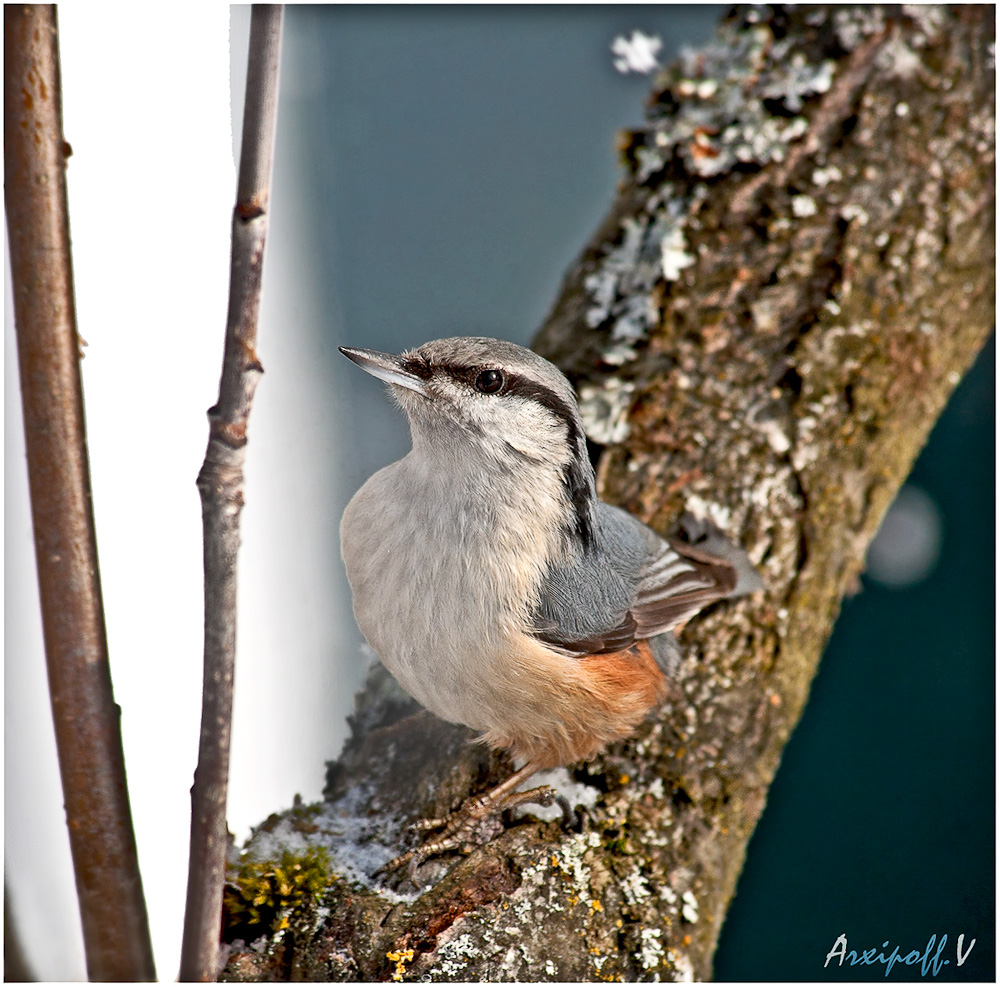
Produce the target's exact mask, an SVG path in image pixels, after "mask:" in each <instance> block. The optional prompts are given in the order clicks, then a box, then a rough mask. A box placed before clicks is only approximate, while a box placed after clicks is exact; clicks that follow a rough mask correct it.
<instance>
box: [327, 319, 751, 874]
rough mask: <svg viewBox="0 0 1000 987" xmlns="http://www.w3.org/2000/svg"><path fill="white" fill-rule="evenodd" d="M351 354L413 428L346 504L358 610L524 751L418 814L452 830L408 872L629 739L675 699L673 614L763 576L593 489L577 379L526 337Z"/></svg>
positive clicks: (391, 647)
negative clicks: (667, 532)
mask: <svg viewBox="0 0 1000 987" xmlns="http://www.w3.org/2000/svg"><path fill="white" fill-rule="evenodd" d="M341 352H342V353H343V354H344V355H345V356H346V357H348V358H349V359H350V360H352V361H353V362H354V363H356V364H357V365H358V366H359V367H361V369H362V370H365V371H367V372H368V373H370V374H372V375H373V376H374V377H377V378H379V379H380V380H383V381H385V382H386V383H388V384H389V385H390V387H391V390H392V393H393V396H394V397H395V398H396V400H397V401H398V403H399V404H400V406H401V407H402V409H403V410H404V411H405V412H406V415H407V417H408V418H409V422H410V432H411V435H412V440H413V448H412V449H411V451H410V452H409V453H408V454H407V455H406V456H404V457H403V458H402V459H400V460H399V461H398V462H395V463H393V464H392V465H390V466H386V467H385V468H384V469H382V470H379V472H377V473H376V474H375V475H374V476H372V477H371V478H370V479H369V480H368V481H367V482H366V483H365V484H364V486H362V488H361V489H360V490H359V491H358V492H357V493H356V494H355V495H354V498H353V499H352V500H351V502H350V503H349V504H348V505H347V510H346V511H344V518H343V521H342V522H341V526H340V537H341V551H342V554H343V557H344V564H345V566H346V568H347V577H348V580H349V581H350V584H351V590H352V592H353V595H354V613H355V615H356V617H357V621H358V625H359V626H360V628H361V631H362V632H363V634H364V636H365V638H366V639H367V640H368V643H369V644H370V645H371V646H372V648H373V649H374V650H375V652H376V654H377V655H378V656H379V658H380V659H381V660H382V663H383V664H384V665H385V666H386V668H388V669H389V671H390V672H391V673H392V674H393V675H394V676H395V677H396V679H397V680H398V681H399V683H400V684H401V685H402V686H403V688H404V689H406V691H407V692H409V693H410V695H412V696H413V697H414V698H415V699H417V700H418V701H419V702H420V703H422V704H423V705H424V706H425V707H426V708H427V709H429V710H430V711H431V712H432V713H435V714H436V715H437V716H439V717H441V718H442V719H444V720H448V721H450V722H452V723H464V724H465V725H467V726H469V727H472V728H473V729H474V730H478V731H481V732H482V735H483V736H482V739H483V740H484V741H485V742H486V743H487V744H489V746H490V747H493V748H495V749H502V750H506V751H509V752H510V754H511V755H512V756H513V757H514V758H515V759H516V760H520V761H523V762H524V766H523V767H522V768H521V769H520V770H518V771H516V772H515V773H514V774H513V775H512V776H511V777H510V778H508V779H507V780H506V781H504V782H503V783H502V784H500V785H498V786H497V787H496V788H494V789H493V790H492V791H490V792H488V793H487V794H485V795H483V796H479V797H476V798H470V799H467V800H466V802H465V803H464V804H463V806H462V808H461V809H460V810H459V811H458V812H456V813H455V814H454V815H453V816H452V817H451V818H450V819H448V820H434V821H433V822H431V823H428V824H427V825H426V826H425V827H424V828H432V827H433V826H435V825H441V826H444V827H445V830H444V833H443V834H442V836H441V837H439V838H438V839H437V840H434V841H433V842H431V843H428V844H427V845H425V846H424V847H423V848H422V849H421V850H418V851H416V852H413V853H410V854H407V855H405V856H403V857H400V858H397V860H396V861H393V864H396V863H403V862H405V861H406V860H410V862H411V863H410V873H411V876H412V875H414V874H415V868H416V866H417V865H418V864H419V863H420V861H421V860H423V859H426V857H428V856H431V855H433V854H437V853H442V852H445V851H448V850H452V849H468V847H469V841H470V838H471V836H472V834H473V833H474V832H475V831H476V830H477V828H479V826H480V824H481V823H482V821H483V820H485V819H487V818H489V817H490V816H492V815H493V814H495V813H497V812H500V811H502V810H505V809H509V808H512V807H513V806H515V805H520V804H522V803H524V802H528V801H535V802H539V801H541V802H543V803H549V804H551V802H552V801H553V800H554V799H555V798H556V794H555V792H554V791H553V790H552V789H551V788H548V787H543V788H537V789H533V790H531V791H529V792H518V791H515V790H516V789H517V787H518V786H519V785H520V784H521V783H522V782H524V781H525V780H526V779H527V778H529V777H530V776H531V775H532V774H534V773H535V772H536V771H539V770H542V769H544V768H553V767H556V766H558V765H565V764H570V763H572V762H574V761H578V760H583V759H586V758H590V757H592V756H593V755H594V754H596V753H597V752H598V751H600V750H601V749H602V748H603V747H604V746H605V745H607V744H608V743H610V742H611V741H613V740H617V739H619V738H622V737H627V736H629V735H630V734H631V733H632V732H633V731H634V730H635V728H636V727H637V726H638V724H639V723H640V722H641V721H642V719H643V718H644V717H645V716H646V714H647V713H648V712H649V711H650V710H651V709H653V707H655V706H656V705H657V704H658V703H660V702H662V701H663V699H664V698H665V696H666V678H665V675H664V673H666V675H667V676H669V675H671V674H672V673H673V671H674V670H675V667H676V664H677V660H678V657H679V655H678V650H677V644H676V641H675V639H674V636H673V634H672V633H671V630H672V629H673V628H676V627H678V626H679V625H681V624H683V623H684V622H685V621H687V620H688V619H689V618H690V617H692V616H693V615H694V614H696V613H697V612H698V611H699V610H702V609H703V608H704V607H706V606H708V605H709V604H711V603H714V602H716V601H717V600H721V599H724V598H727V597H736V596H741V595H743V594H745V593H750V592H753V591H754V590H756V589H759V588H760V586H761V582H760V578H759V576H758V575H757V573H756V571H755V570H754V568H753V566H752V565H751V563H750V561H749V559H748V558H747V556H746V554H745V553H744V552H743V551H742V549H739V548H737V547H736V546H734V545H733V544H731V543H730V542H729V541H728V540H727V539H726V538H725V537H724V536H723V535H722V533H721V532H719V531H718V530H717V529H715V528H714V527H712V526H711V525H708V524H705V523H700V529H699V523H694V522H693V519H692V521H689V523H688V528H689V530H688V532H687V533H688V536H689V538H690V540H688V541H683V540H680V539H677V538H670V539H664V538H661V537H660V536H659V535H658V534H656V533H655V532H654V531H652V530H651V529H650V528H648V527H647V526H646V525H644V524H643V523H642V522H641V521H639V520H637V519H636V518H634V517H633V516H632V515H630V514H628V513H626V512H625V511H623V510H621V509H620V508H617V507H612V506H611V505H609V504H605V503H603V502H602V501H600V500H598V499H597V491H596V488H595V480H594V470H593V467H592V466H591V463H590V459H589V457H588V454H587V445H586V439H585V437H584V430H583V422H582V421H581V418H580V413H579V410H578V408H577V403H576V398H575V396H574V393H573V389H572V387H571V385H570V383H569V381H568V380H567V379H566V378H565V377H564V376H563V374H562V373H561V372H560V371H559V370H558V369H556V367H555V366H553V364H551V363H549V362H548V360H545V359H543V358H542V357H540V356H538V355H537V354H535V353H532V352H531V351H530V350H526V349H524V348H523V347H521V346H517V345H515V344H513V343H509V342H504V341H502V340H497V339H483V338H472V337H459V338H454V339H439V340H436V341H434V342H430V343H425V344H424V345H423V346H421V347H419V348H417V349H415V350H410V351H408V352H406V353H403V354H401V355H399V356H392V355H390V354H387V353H377V352H375V351H373V350H365V349H351V348H347V347H341ZM390 866H391V865H390Z"/></svg>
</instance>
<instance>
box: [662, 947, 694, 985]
mask: <svg viewBox="0 0 1000 987" xmlns="http://www.w3.org/2000/svg"><path fill="white" fill-rule="evenodd" d="M667 959H668V960H669V961H670V965H671V966H672V967H673V968H674V983H676V984H693V983H694V965H693V964H692V962H691V957H690V956H688V954H687V953H678V952H676V950H673V949H670V950H668V951H667Z"/></svg>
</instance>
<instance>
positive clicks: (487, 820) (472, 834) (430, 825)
mask: <svg viewBox="0 0 1000 987" xmlns="http://www.w3.org/2000/svg"><path fill="white" fill-rule="evenodd" d="M528 802H533V803H535V804H536V805H542V806H548V805H552V804H553V803H558V804H559V807H560V808H561V809H562V812H563V820H564V824H565V825H566V826H570V825H571V824H572V822H573V819H574V818H575V813H574V811H573V809H572V807H571V806H570V804H569V802H568V801H567V800H566V798H565V797H564V796H562V795H560V794H559V793H558V792H557V791H556V790H555V789H554V788H552V787H551V786H550V785H542V786H540V787H539V788H532V789H529V790H528V791H526V792H510V793H508V794H505V795H503V796H501V797H500V798H491V797H490V796H489V794H487V795H485V796H483V795H478V796H473V797H471V798H467V799H466V800H465V801H464V802H463V803H462V805H461V806H460V807H459V808H458V809H457V810H456V811H455V812H453V813H452V814H451V815H450V816H445V817H441V818H436V819H421V820H419V821H418V822H415V823H413V825H412V826H411V827H410V828H411V829H414V830H417V831H419V832H427V831H429V830H434V829H443V832H442V833H441V834H440V835H439V836H436V837H434V838H433V839H431V840H429V841H428V842H426V843H424V845H423V846H420V847H417V848H416V849H414V850H408V851H407V852H406V853H403V854H400V855H399V856H398V857H395V858H394V859H392V860H390V861H389V863H387V864H385V865H383V866H382V867H380V868H379V871H378V872H388V871H393V870H397V869H399V868H400V867H403V866H405V865H409V866H408V867H407V874H408V876H409V878H410V880H411V881H412V882H413V884H414V885H415V886H417V887H419V883H418V881H417V869H418V868H419V867H420V865H421V864H422V863H423V862H424V861H425V860H427V859H429V858H430V857H437V856H440V855H441V854H444V853H449V852H451V851H457V852H459V853H462V854H470V853H472V851H473V850H476V849H478V848H479V847H481V846H483V845H484V844H486V843H488V842H489V841H490V840H491V839H493V837H494V836H496V835H497V834H498V833H499V832H500V830H501V829H502V828H503V823H502V822H501V821H499V820H498V819H497V818H496V817H497V816H499V815H500V813H502V812H505V811H507V810H509V809H514V808H517V806H519V805H524V804H525V803H528ZM378 872H377V873H378Z"/></svg>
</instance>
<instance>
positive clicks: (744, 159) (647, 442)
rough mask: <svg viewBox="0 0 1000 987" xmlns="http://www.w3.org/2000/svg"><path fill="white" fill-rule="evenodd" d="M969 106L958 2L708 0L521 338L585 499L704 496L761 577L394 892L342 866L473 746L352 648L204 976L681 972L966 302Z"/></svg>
mask: <svg viewBox="0 0 1000 987" xmlns="http://www.w3.org/2000/svg"><path fill="white" fill-rule="evenodd" d="M993 126H994V64H993V17H992V11H991V8H986V7H959V8H947V9H946V8H939V7H906V6H904V7H902V8H891V9H890V8H879V7H864V6H858V7H794V8H781V7H774V8H766V9H765V8H753V9H740V10H737V11H735V12H734V13H733V14H731V15H730V16H729V17H728V18H727V19H726V20H725V21H724V22H723V24H722V25H721V26H720V29H719V32H718V35H717V37H716V39H715V40H714V41H713V42H711V43H710V44H709V45H708V46H707V47H706V48H705V49H702V50H700V51H697V52H690V53H687V54H685V55H684V56H682V58H681V59H680V61H679V62H678V63H677V64H676V65H674V66H672V67H671V68H670V69H668V70H667V71H666V72H665V73H664V74H663V76H662V77H661V78H660V79H659V80H658V83H657V86H656V88H655V90H654V92H653V95H652V97H651V99H650V105H649V111H648V119H647V123H646V125H645V126H644V127H643V128H641V129H639V130H637V131H634V132H632V133H629V134H627V135H623V139H622V153H623V158H624V161H625V166H626V176H625V178H624V179H623V182H622V185H621V188H620V190H619V194H618V197H617V198H616V200H615V202H614V203H613V205H612V207H611V209H610V211H609V214H608V216H607V218H606V220H605V221H604V222H603V223H602V224H601V227H600V228H599V229H598V230H597V232H596V233H595V235H594V237H593V239H592V240H591V242H590V243H589V244H588V245H587V246H586V247H585V249H584V250H583V251H582V253H581V255H580V257H579V258H578V259H577V261H576V262H575V263H574V265H573V266H572V267H571V269H570V271H569V273H568V274H567V276H566V278H565V281H564V283H563V286H562V289H561V291H560V294H559V297H558V299H557V301H556V303H555V305H554V307H553V309H552V311H551V313H550V315H549V317H548V318H547V320H546V322H545V324H544V325H543V326H542V328H541V331H540V333H539V335H538V338H537V341H536V348H537V349H538V350H539V352H541V353H542V354H543V355H545V356H547V357H549V358H550V359H552V360H554V361H555V362H556V363H557V364H558V365H559V366H560V367H562V368H563V369H564V370H565V371H566V373H567V374H568V375H569V376H570V377H571V379H572V380H573V381H574V383H575V384H576V385H577V387H578V389H579V391H580V393H581V398H582V402H583V404H584V407H585V413H586V420H587V426H588V431H589V433H590V437H591V438H592V440H594V442H595V448H596V447H603V448H600V449H599V452H600V460H599V466H598V478H599V483H600V487H601V492H602V496H603V497H604V498H605V499H607V500H609V501H612V502H615V503H619V504H622V505H623V506H625V507H626V508H628V509H629V510H631V511H633V512H634V513H636V514H637V515H638V516H640V517H642V518H643V519H644V520H646V521H648V522H649V523H651V524H652V525H653V526H654V527H657V528H659V529H660V530H665V529H666V528H667V527H669V525H670V523H671V522H672V521H673V520H674V519H675V518H676V517H677V516H678V515H679V514H680V513H681V512H682V511H683V510H684V509H689V510H694V511H695V512H696V513H701V514H707V515H708V516H710V517H712V519H713V520H715V521H716V523H718V524H720V525H721V526H722V527H724V528H726V529H728V530H729V531H730V533H731V534H733V535H734V536H735V537H737V538H739V539H740V540H741V541H742V543H743V544H744V545H745V546H746V547H747V549H748V550H749V551H750V554H751V556H752V558H753V559H754V561H755V562H756V563H757V564H758V565H759V567H760V569H761V571H762V573H763V575H764V578H765V582H766V584H767V590H766V592H765V593H764V594H763V595H761V596H758V597H756V598H752V599H747V600H742V601H740V602H738V603H736V604H728V605H726V606H724V607H719V608H716V609H715V610H714V611H713V612H711V613H709V614H707V615H706V616H704V617H702V618H699V620H697V621H695V622H693V623H692V625H691V626H690V627H689V628H688V629H687V630H685V632H684V634H683V638H682V643H683V645H684V650H685V655H686V657H685V660H684V663H683V666H682V669H681V672H680V674H679V676H678V680H677V682H676V683H675V684H674V689H673V693H672V696H671V698H670V699H669V700H668V702H667V704H666V705H665V706H664V708H663V710H662V711H661V712H660V713H659V714H658V715H657V716H656V717H655V718H653V719H651V720H650V721H649V722H647V723H646V724H645V725H644V726H643V728H642V729H641V730H640V731H639V733H638V734H637V736H636V737H635V738H633V739H631V740H629V741H626V742H624V743H620V744H617V745H615V746H613V747H612V748H611V749H610V750H609V751H607V752H606V753H604V754H602V755H600V756H599V757H597V758H595V759H594V760H593V761H591V762H590V763H588V764H585V765H576V766H572V767H571V769H570V771H569V772H568V773H567V774H566V776H565V777H564V786H565V788H566V790H567V791H568V792H571V793H575V794H576V796H577V798H576V799H575V800H576V801H577V802H579V803H581V804H583V805H584V806H585V808H584V809H583V810H582V811H581V823H580V826H579V827H578V829H577V831H572V832H567V831H564V830H563V829H562V828H561V827H560V825H559V824H558V822H538V821H532V819H533V817H532V816H530V815H529V816H528V818H527V819H526V820H522V821H520V822H519V823H518V824H517V825H514V826H510V827H508V828H507V829H506V830H505V831H504V832H503V833H502V834H501V835H500V836H499V837H498V838H497V839H496V840H494V841H493V842H492V843H490V844H489V845H488V846H486V847H484V848H482V849H480V850H478V851H476V852H474V853H473V854H471V855H470V856H468V857H462V858H458V859H455V858H450V859H446V860H438V861H433V862H429V863H428V864H427V865H425V867H424V868H423V869H422V872H421V873H422V875H423V877H424V879H425V881H426V882H427V883H426V885H425V886H424V887H423V888H422V889H421V890H420V891H419V892H417V891H414V889H412V888H410V887H409V885H408V884H407V883H406V882H405V880H404V879H403V878H402V877H400V876H396V877H385V876H382V875H379V876H373V872H374V870H375V868H377V867H378V866H379V865H380V864H383V863H385V861H387V860H388V859H389V858H390V857H391V856H393V855H394V854H395V853H397V852H399V851H400V850H401V849H402V848H403V847H404V846H405V845H407V843H408V841H411V840H412V839H413V838H412V837H408V836H407V835H406V833H405V831H404V828H403V827H404V825H405V824H406V823H408V822H412V821H415V820H416V819H419V818H421V817H424V816H426V815H437V814H442V813H444V812H447V811H448V810H450V809H453V808H454V807H455V806H457V805H458V804H459V803H460V802H461V801H462V799H463V798H464V797H466V796H467V795H468V794H469V793H470V791H482V790H484V789H485V788H486V787H488V785H489V784H491V783H493V782H495V781H497V780H498V779H499V778H500V776H501V772H502V770H503V765H502V763H501V761H500V759H499V758H498V757H496V756H495V755H491V754H489V753H488V752H487V751H485V750H484V749H483V748H481V747H479V746H477V745H474V744H470V742H469V741H470V740H471V739H472V738H471V734H470V733H469V732H468V731H466V730H464V729H462V728H458V727H453V726H449V725H447V724H442V723H439V722H437V721H435V720H434V719H433V717H431V716H430V715H429V714H426V713H422V712H419V711H418V710H417V708H416V707H415V705H414V704H413V703H412V701H410V700H408V699H407V698H406V697H405V696H402V694H400V693H399V692H398V690H397V689H395V688H394V686H393V684H392V683H391V681H390V680H388V679H387V676H385V674H384V673H382V672H381V671H376V672H375V673H373V676H372V678H371V679H370V682H369V685H368V687H367V689H366V691H365V692H364V693H363V694H362V695H361V696H360V697H359V699H358V705H357V712H356V715H355V718H354V723H353V727H354V729H353V733H352V736H351V738H350V740H349V741H348V744H347V747H346V748H345V751H344V753H343V755H342V756H341V758H340V759H339V761H337V762H336V763H334V764H332V765H331V768H330V774H329V777H328V785H327V790H326V801H325V802H324V804H323V806H322V807H320V808H319V809H317V810H316V811H314V812H312V813H311V814H310V815H309V821H308V825H306V826H305V827H304V830H303V826H302V825H301V816H302V814H301V812H300V814H299V822H296V817H295V816H294V812H295V810H293V812H292V813H289V814H287V815H286V816H281V817H275V818H274V819H272V820H271V821H269V823H268V826H267V827H262V829H261V831H260V832H259V833H258V834H256V835H255V837H254V838H253V840H252V841H251V846H250V848H249V851H248V853H249V855H250V856H251V857H253V856H254V855H257V859H265V858H266V857H267V855H268V854H272V855H275V856H276V857H280V854H281V852H282V848H284V849H286V850H287V849H288V847H289V846H291V847H292V848H293V849H297V850H298V851H300V852H301V851H302V850H303V849H305V848H307V847H309V846H317V845H321V846H324V847H327V848H328V849H329V853H330V873H329V881H328V882H327V884H326V887H325V889H324V890H323V891H322V892H319V893H317V894H315V895H313V896H311V897H308V898H306V899H304V900H302V901H299V902H298V904H296V906H295V908H294V909H293V910H292V913H291V914H289V915H288V916H287V922H283V924H284V925H285V926H286V927H285V928H283V929H281V930H280V931H279V932H278V933H276V934H274V935H269V934H268V935H265V934H263V933H264V931H265V930H263V929H262V930H261V933H262V934H261V935H260V938H258V939H257V940H256V942H254V943H253V944H252V945H249V944H248V939H249V937H250V935H252V933H247V932H246V931H245V930H244V934H245V935H246V936H247V938H244V939H241V940H239V941H238V942H236V943H228V944H226V946H225V950H226V954H225V955H226V958H227V965H226V967H225V970H224V976H225V977H226V978H229V979H273V978H282V977H289V976H294V977H296V978H306V979H324V980H325V979H356V980H379V979H385V980H388V979H393V980H397V979H398V980H411V979H427V980H536V981H538V980H555V981H559V980H563V981H565V980H571V981H573V980H616V979H624V980H637V979H638V980H651V979H654V978H656V979H661V980H662V979H689V978H691V977H695V978H700V979H704V978H708V977H709V976H710V975H711V965H712V954H713V952H714V949H715V944H716V942H717V940H718V935H719V931H720V928H721V925H722V922H723V919H724V917H725V913H726V909H727V907H728V904H729V901H730V899H731V897H732V895H733V892H734V889H735V885H736V880H737V877H738V875H739V872H740V869H741V867H742V863H743V858H744V854H745V849H746V844H747V841H748V839H749V837H750V835H751V833H752V831H753V828H754V826H755V824H756V822H757V819H758V818H759V816H760V813H761V811H762V810H763V807H764V803H765V800H766V797H767V790H768V786H769V784H770V782H771V779H772V778H773V775H774V772H775V770H776V768H777V765H778V761H779V758H780V756H781V751H782V749H783V747H784V744H785V742H786V741H787V739H788V737H789V735H790V733H791V731H792V729H793V728H794V726H795V724H796V722H797V721H798V719H799V717H800V715H801V712H802V708H803V706H804V704H805V701H806V698H807V695H808V691H809V686H810V682H811V680H812V678H813V675H814V674H815V671H816V667H817V664H818V661H819V658H820V655H821V653H822V649H823V646H824V644H825V642H826V639H827V637H828V635H829V633H830V630H831V627H832V625H833V622H834V620H835V618H836V615H837V612H838V610H839V606H840V601H841V599H842V598H843V596H844V594H845V593H847V592H850V591H851V590H852V588H853V587H854V586H855V584H856V581H857V578H858V575H859V573H860V571H861V568H862V566H863V561H864V555H865V550H866V548H867V545H868V543H869V541H870V539H871V537H872V536H873V535H874V533H875V530H876V529H877V527H878V524H879V521H880V519H881V517H882V514H883V512H884V511H885V509H886V507H887V506H888V504H889V503H890V502H891V500H892V498H893V496H894V494H895V491H896V490H897V489H898V488H899V486H900V484H901V483H902V482H903V480H904V479H905V477H906V475H907V473H908V472H909V469H910V466H911V464H912V462H913V460H914V458H915V457H916V455H917V453H918V452H919V450H920V448H921V447H922V445H923V443H924V441H925V439H926V436H927V434H928V433H929V431H930V428H931V426H932V425H933V423H934V421H935V419H936V418H937V415H938V413H939V412H940V410H941V408H942V407H943V405H944V403H945V402H946V401H947V398H948V396H949V395H950V393H951V391H952V390H953V388H954V386H955V384H956V383H957V382H958V380H959V379H960V377H961V375H962V373H963V372H964V371H965V369H966V368H967V367H968V366H969V364H970V363H971V362H972V360H973V358H974V356H975V354H976V353H977V352H978V350H979V348H980V347H981V346H982V344H983V343H984V342H985V340H986V339H987V337H988V335H989V333H990V331H991V328H992V324H993V312H994V304H995V287H994V280H993V265H994V219H993V217H994V199H995V192H994V179H993V166H994V131H993ZM610 443H613V444H610ZM574 786H575V787H574ZM586 793H589V797H585V795H586Z"/></svg>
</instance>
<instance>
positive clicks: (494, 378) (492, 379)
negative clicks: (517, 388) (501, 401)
mask: <svg viewBox="0 0 1000 987" xmlns="http://www.w3.org/2000/svg"><path fill="white" fill-rule="evenodd" d="M503 385H504V378H503V372H502V371H500V370H484V371H482V372H481V373H480V374H479V376H478V377H477V378H476V390H477V391H479V393H480V394H496V393H497V392H498V391H499V390H500V389H501V388H502V387H503Z"/></svg>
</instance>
